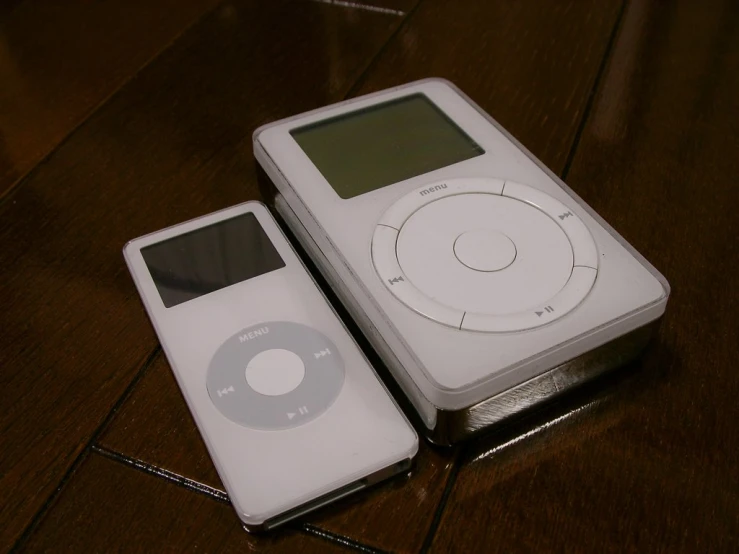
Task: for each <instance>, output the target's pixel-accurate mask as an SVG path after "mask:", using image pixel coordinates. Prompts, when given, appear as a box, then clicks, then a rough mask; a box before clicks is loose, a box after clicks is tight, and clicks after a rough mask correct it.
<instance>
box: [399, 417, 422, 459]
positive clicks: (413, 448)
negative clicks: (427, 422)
mask: <svg viewBox="0 0 739 554" xmlns="http://www.w3.org/2000/svg"><path fill="white" fill-rule="evenodd" d="M408 429H409V431H410V440H409V442H408V445H407V447H406V448H405V450H404V451H403V460H409V461H410V462H411V463H413V461H414V460H415V459H416V456H418V451H419V449H420V448H421V438H420V437H419V436H418V432H417V431H416V429H415V428H414V427H413V425H411V424H410V422H409V423H408Z"/></svg>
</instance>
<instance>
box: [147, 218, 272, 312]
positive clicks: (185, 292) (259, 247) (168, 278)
mask: <svg viewBox="0 0 739 554" xmlns="http://www.w3.org/2000/svg"><path fill="white" fill-rule="evenodd" d="M141 255H142V256H143V257H144V261H145V262H146V266H147V267H148V268H149V273H150V274H151V277H152V279H154V284H155V285H156V287H157V290H158V291H159V296H161V298H162V302H163V303H164V305H165V306H166V307H167V308H171V307H172V306H176V305H177V304H182V303H183V302H187V301H188V300H193V299H195V298H198V297H200V296H203V295H204V294H208V293H211V292H214V291H217V290H220V289H222V288H225V287H228V286H231V285H235V284H236V283H240V282H242V281H246V280H247V279H252V278H254V277H257V276H259V275H262V274H264V273H268V272H270V271H274V270H275V269H280V268H281V267H285V262H284V261H283V260H282V258H281V257H280V255H279V254H278V253H277V250H275V247H274V246H273V244H272V242H271V241H270V240H269V238H268V237H267V234H266V233H265V232H264V229H262V226H261V225H260V224H259V221H257V218H256V216H255V215H254V214H252V213H247V214H243V215H239V216H236V217H234V218H231V219H227V220H224V221H219V222H218V223H214V224H213V225H209V226H207V227H203V228H201V229H196V230H194V231H191V232H189V233H185V234H184V235H179V236H176V237H173V238H171V239H167V240H165V241H162V242H158V243H156V244H152V245H150V246H147V247H145V248H142V249H141Z"/></svg>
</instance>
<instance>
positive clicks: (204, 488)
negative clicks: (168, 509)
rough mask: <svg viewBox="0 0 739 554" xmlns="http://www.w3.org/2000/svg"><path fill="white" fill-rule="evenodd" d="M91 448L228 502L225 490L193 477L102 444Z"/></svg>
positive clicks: (149, 472) (138, 468) (149, 473)
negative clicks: (189, 477) (190, 477)
mask: <svg viewBox="0 0 739 554" xmlns="http://www.w3.org/2000/svg"><path fill="white" fill-rule="evenodd" d="M92 450H93V452H95V453H97V454H100V455H101V456H104V457H106V458H108V459H110V460H113V461H115V462H118V463H120V464H123V465H125V466H128V467H131V468H134V469H137V470H139V471H143V472H144V473H146V474H148V475H153V476H155V477H161V478H162V479H165V480H166V481H170V482H172V483H174V484H176V485H179V486H181V487H184V488H186V489H187V490H189V491H194V492H196V493H198V494H204V495H205V496H208V497H210V498H213V499H214V500H217V501H218V502H221V503H223V504H230V503H229V500H228V495H227V494H226V493H225V492H223V491H221V490H218V489H216V488H215V487H211V486H209V485H206V484H204V483H200V482H198V481H195V480H194V479H188V478H187V477H183V476H182V475H178V474H177V473H175V472H173V471H169V470H168V469H164V468H163V467H159V466H156V465H154V464H149V463H147V462H144V461H142V460H139V459H137V458H132V457H131V456H127V455H125V454H121V453H120V452H116V451H115V450H110V449H109V448H105V447H104V446H100V445H97V444H93V445H92Z"/></svg>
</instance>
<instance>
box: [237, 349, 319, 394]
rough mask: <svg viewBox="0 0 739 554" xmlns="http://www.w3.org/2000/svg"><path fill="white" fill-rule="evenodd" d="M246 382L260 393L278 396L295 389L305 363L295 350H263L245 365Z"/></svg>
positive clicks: (303, 374) (301, 376)
mask: <svg viewBox="0 0 739 554" xmlns="http://www.w3.org/2000/svg"><path fill="white" fill-rule="evenodd" d="M245 373H246V382H247V383H249V386H250V387H251V388H253V389H254V390H255V391H257V392H258V393H260V394H264V395H267V396H280V395H281V394H287V393H288V392H290V391H292V390H295V389H296V388H297V387H298V385H300V383H301V382H302V381H303V377H305V364H304V363H303V360H301V359H300V356H298V355H297V354H296V353H295V352H290V351H289V350H285V349H283V348H273V349H272V350H265V351H264V352H260V353H259V354H257V355H256V356H254V357H253V358H252V359H251V361H250V362H249V364H248V365H247V366H246V372H245Z"/></svg>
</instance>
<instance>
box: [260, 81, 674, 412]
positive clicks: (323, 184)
mask: <svg viewBox="0 0 739 554" xmlns="http://www.w3.org/2000/svg"><path fill="white" fill-rule="evenodd" d="M414 93H422V94H424V95H426V97H428V98H429V99H430V100H431V101H432V102H433V103H434V104H436V105H437V106H438V107H439V108H440V109H441V110H442V111H443V112H444V113H446V114H447V116H448V117H450V118H451V119H452V120H453V121H454V122H455V123H456V124H457V125H458V126H459V127H460V128H461V129H463V130H464V132H466V133H467V134H468V135H469V136H470V137H471V138H472V139H473V140H474V141H475V142H476V143H477V144H479V145H480V146H481V147H482V148H483V149H484V150H485V154H484V155H480V156H477V157H475V158H472V159H469V160H466V161H462V162H459V163H455V164H453V165H450V166H447V167H443V168H441V169H437V170H435V171H431V172H429V173H425V174H423V175H418V176H416V177H413V178H410V179H407V180H404V181H400V182H397V183H394V184H392V185H390V186H386V187H384V188H380V189H377V190H374V191H372V192H369V193H366V194H362V195H359V196H355V197H353V198H349V199H342V198H341V197H339V196H338V195H337V194H336V193H335V192H334V190H333V189H332V187H331V186H330V185H329V183H328V182H327V181H326V179H324V177H323V176H322V174H321V173H320V172H319V171H318V169H317V168H316V167H315V165H314V164H313V163H312V162H311V160H310V159H309V158H308V157H307V156H306V154H305V153H304V152H303V151H302V149H301V148H300V147H299V145H298V144H297V142H296V141H295V140H294V139H293V138H292V136H291V135H290V131H291V130H292V129H296V128H299V127H302V126H304V125H308V124H311V123H315V122H317V121H320V120H323V119H326V118H330V117H333V116H337V115H341V114H344V113H347V112H351V111H354V110H357V109H361V108H365V107H367V106H371V105H373V104H376V103H381V102H385V101H387V100H391V99H394V98H399V97H402V96H406V95H410V94H414ZM254 153H255V156H256V158H257V160H258V161H259V163H260V164H261V165H262V167H263V168H264V169H265V172H266V173H267V175H268V176H269V177H270V178H271V179H272V181H273V182H274V184H275V186H276V187H277V189H278V190H279V192H280V193H281V194H282V196H283V197H284V199H285V201H286V203H287V204H288V205H289V207H290V208H291V210H292V211H293V212H294V213H295V214H296V216H297V218H298V219H299V220H300V222H301V224H302V225H303V226H304V227H305V229H306V230H307V231H308V233H310V235H311V237H312V238H313V240H314V241H315V243H316V245H317V246H318V247H319V248H320V250H321V253H322V255H323V256H325V258H326V260H328V263H330V264H331V268H330V270H331V271H332V272H335V274H336V275H338V277H339V278H340V279H341V280H342V281H343V283H344V285H345V286H346V288H347V290H349V291H350V295H351V299H352V303H355V304H356V306H353V307H352V306H350V309H352V308H353V312H354V313H362V314H364V315H365V316H366V317H367V318H368V321H369V322H370V323H371V326H372V327H374V328H375V329H376V330H377V332H378V333H379V334H380V335H381V336H382V339H383V341H384V342H385V343H386V344H387V346H388V348H389V349H390V350H391V351H392V356H393V357H394V358H396V359H397V360H398V361H399V362H400V366H402V367H398V366H397V365H393V364H392V363H389V365H390V367H391V369H392V370H393V371H394V373H395V376H396V378H397V379H398V380H399V382H400V383H401V385H402V386H403V387H404V389H405V390H406V393H407V394H408V395H409V396H410V397H411V400H413V401H414V403H415V405H416V408H417V409H418V410H419V411H420V412H421V413H422V416H423V417H424V418H425V419H426V423H427V425H429V426H430V427H432V426H433V419H434V411H435V409H437V408H440V409H444V410H458V409H463V408H465V407H468V406H471V405H473V404H475V403H477V402H480V401H482V400H484V399H487V398H489V397H491V396H493V395H495V394H497V393H499V392H501V391H505V390H507V389H509V388H510V387H512V386H514V385H516V384H518V383H522V382H524V381H526V380H528V379H531V378H532V377H534V376H536V375H539V374H541V373H542V372H544V371H546V370H549V369H551V368H553V367H556V366H557V365H559V364H561V363H563V362H566V361H568V360H570V359H573V358H575V357H576V356H578V355H580V354H582V353H584V352H587V351H589V350H592V349H593V348H595V347H597V346H600V345H602V344H604V343H606V342H609V341H610V340H613V339H614V338H616V337H619V336H621V335H623V334H625V333H626V332H628V331H630V330H632V329H635V328H637V327H640V326H642V325H644V324H646V323H648V322H650V321H653V320H654V319H657V318H658V317H659V316H661V314H662V313H663V311H664V307H665V304H666V301H667V297H668V294H669V286H668V284H667V282H666V280H665V279H664V278H663V277H662V276H661V275H660V274H659V273H658V272H657V271H656V270H655V269H654V268H653V267H652V266H651V265H650V264H649V263H648V262H647V261H646V260H645V259H644V258H643V257H642V256H640V255H639V254H638V253H637V252H636V251H635V250H634V249H633V248H632V247H630V246H629V245H628V244H627V243H626V241H625V240H624V239H623V238H621V237H620V236H619V235H618V234H617V233H616V232H615V231H614V230H613V229H612V228H611V227H610V226H609V225H608V224H607V223H605V222H604V221H603V220H602V218H600V217H599V216H598V215H597V214H596V213H595V212H594V211H593V210H592V209H591V208H589V207H588V206H587V205H585V203H584V202H583V201H582V200H581V199H580V198H578V197H577V195H576V194H575V193H574V192H573V191H571V190H570V189H569V188H568V187H567V186H566V185H565V184H564V183H562V181H561V180H559V179H558V178H557V177H556V176H555V175H554V174H553V173H552V172H551V171H549V170H548V169H547V168H546V167H545V166H544V165H543V164H541V162H539V161H538V160H536V158H535V157H534V156H533V155H532V154H530V153H529V152H528V151H527V150H526V149H525V148H524V147H523V146H522V145H521V144H520V143H518V142H517V141H516V140H515V139H514V138H513V137H512V136H511V135H510V134H508V133H507V132H506V131H505V130H504V129H502V128H501V127H500V126H499V125H498V124H497V123H496V122H495V121H494V120H492V118H490V116H488V115H487V114H485V113H484V112H483V111H482V110H481V109H480V108H479V107H477V106H476V105H474V103H472V101H471V100H469V99H468V98H467V97H466V96H464V94H462V93H461V92H460V91H459V90H458V89H457V88H456V87H455V86H454V85H452V84H451V83H449V82H447V81H444V80H440V79H427V80H423V81H418V82H414V83H410V84H408V85H404V86H402V87H397V88H393V89H388V90H385V91H382V92H378V93H375V94H370V95H367V96H363V97H359V98H356V99H352V100H349V101H345V102H341V103H338V104H335V105H332V106H328V107H326V108H321V109H318V110H315V111H312V112H308V113H306V114H302V115H299V116H295V117H291V118H288V119H284V120H281V121H278V122H276V123H272V124H269V125H266V126H264V127H261V128H260V129H257V130H256V131H255V133H254ZM459 177H472V178H480V177H483V178H485V177H489V178H495V179H501V180H511V181H516V182H518V183H523V184H525V185H528V186H529V187H533V188H535V189H539V190H541V191H543V192H545V193H547V194H549V195H550V196H552V197H554V198H555V199H557V200H559V201H560V202H562V203H563V204H565V205H566V206H567V207H568V208H570V209H572V210H573V211H574V212H575V213H576V214H577V215H578V216H579V217H580V219H581V220H582V221H583V222H584V223H585V224H586V226H587V228H588V230H589V231H590V233H591V235H592V237H593V239H594V241H595V244H596V247H597V250H598V256H599V267H598V274H597V279H596V282H595V284H594V286H593V288H592V289H591V291H590V293H589V295H588V296H587V297H586V298H585V300H584V301H583V302H582V303H581V304H580V305H579V306H578V307H577V308H576V309H574V310H573V311H571V312H570V313H568V314H567V315H565V316H564V317H562V318H560V319H558V320H556V321H555V322H553V323H551V324H549V325H545V326H542V327H538V328H535V329H531V330H527V331H520V332H509V333H480V332H470V331H460V330H458V329H453V328H450V327H447V326H444V325H441V324H439V323H437V322H434V321H431V320H430V319H427V318H425V317H423V316H421V315H419V314H417V313H416V312H414V311H413V310H411V309H409V308H408V307H407V306H405V305H404V304H403V303H401V302H399V301H398V299H397V298H395V297H393V295H392V294H391V293H390V292H389V291H388V290H387V288H386V287H385V286H384V284H383V283H382V282H381V281H380V279H379V277H378V275H377V272H376V271H375V269H374V268H373V265H372V258H371V242H372V237H373V233H374V231H375V227H376V224H377V223H378V221H379V220H380V218H381V216H382V215H383V213H385V211H386V210H387V209H388V208H390V207H391V206H392V205H393V204H394V203H395V202H396V201H397V200H398V199H400V198H402V197H403V196H404V195H406V194H407V193H408V192H410V191H412V190H414V189H417V188H419V187H423V186H427V185H429V184H432V183H436V182H443V180H445V179H453V178H459ZM368 330H369V327H368V326H365V331H366V332H367V331H368ZM376 344H377V343H376ZM385 354H386V360H389V359H390V358H389V357H388V356H387V355H388V354H389V353H385ZM419 392H420V395H421V397H419V396H418V393H419ZM429 408H430V409H429Z"/></svg>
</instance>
